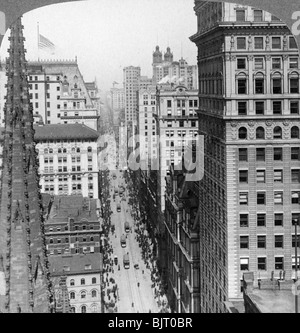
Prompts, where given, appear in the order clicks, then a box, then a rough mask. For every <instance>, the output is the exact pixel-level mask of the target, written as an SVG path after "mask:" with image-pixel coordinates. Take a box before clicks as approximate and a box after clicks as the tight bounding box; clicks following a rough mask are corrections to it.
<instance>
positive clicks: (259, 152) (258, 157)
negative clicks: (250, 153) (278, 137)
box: [256, 148, 266, 161]
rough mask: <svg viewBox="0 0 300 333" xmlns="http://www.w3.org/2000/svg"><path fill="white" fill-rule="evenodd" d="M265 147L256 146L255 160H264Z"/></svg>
mask: <svg viewBox="0 0 300 333" xmlns="http://www.w3.org/2000/svg"><path fill="white" fill-rule="evenodd" d="M265 155H266V153H265V148H256V161H265Z"/></svg>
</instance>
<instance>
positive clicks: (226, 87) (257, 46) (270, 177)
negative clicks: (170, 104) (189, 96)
mask: <svg viewBox="0 0 300 333" xmlns="http://www.w3.org/2000/svg"><path fill="white" fill-rule="evenodd" d="M194 9H195V13H196V16H197V19H198V31H197V33H196V34H195V35H193V36H192V37H191V40H192V41H193V42H194V43H195V44H196V45H197V47H198V68H199V112H198V116H199V130H200V134H201V135H203V136H204V140H205V144H204V153H205V162H204V168H205V175H204V178H203V180H202V181H201V182H200V197H199V199H200V201H199V203H200V244H201V248H200V272H201V288H200V290H201V311H202V312H224V311H226V307H225V305H224V302H226V301H228V300H235V299H241V298H242V281H241V280H242V275H243V273H244V272H245V271H248V270H249V271H252V272H253V273H254V284H256V285H257V283H258V280H259V279H261V278H267V277H271V273H272V272H273V273H274V277H276V278H280V277H282V276H283V272H284V273H285V278H286V279H291V278H292V277H293V276H294V272H295V256H294V253H295V235H294V225H293V224H294V223H296V222H299V212H300V209H299V193H300V192H299V189H300V183H299V182H300V178H299V176H300V168H299V158H300V154H299V143H300V141H299V75H300V71H299V53H298V49H297V45H296V43H295V40H294V37H293V36H292V34H291V32H290V31H289V29H288V28H287V26H286V25H285V24H284V23H283V22H282V21H280V20H279V19H278V18H277V17H274V16H273V15H272V14H270V13H268V12H265V11H262V10H259V9H256V8H252V7H248V6H242V5H236V4H229V3H210V2H208V1H198V0H196V1H195V7H194ZM298 262H299V260H298Z"/></svg>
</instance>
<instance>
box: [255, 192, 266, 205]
mask: <svg viewBox="0 0 300 333" xmlns="http://www.w3.org/2000/svg"><path fill="white" fill-rule="evenodd" d="M256 202H257V204H258V205H265V204H266V193H265V192H257V194H256Z"/></svg>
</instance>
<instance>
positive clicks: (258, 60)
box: [254, 58, 264, 69]
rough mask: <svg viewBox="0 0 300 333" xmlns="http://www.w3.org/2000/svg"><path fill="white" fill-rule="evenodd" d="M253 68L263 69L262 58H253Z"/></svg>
mask: <svg viewBox="0 0 300 333" xmlns="http://www.w3.org/2000/svg"><path fill="white" fill-rule="evenodd" d="M254 69H264V58H254Z"/></svg>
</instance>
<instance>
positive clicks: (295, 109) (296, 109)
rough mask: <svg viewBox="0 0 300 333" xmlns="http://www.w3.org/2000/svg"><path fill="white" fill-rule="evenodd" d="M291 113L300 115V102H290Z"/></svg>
mask: <svg viewBox="0 0 300 333" xmlns="http://www.w3.org/2000/svg"><path fill="white" fill-rule="evenodd" d="M290 112H291V114H299V102H298V101H291V102H290Z"/></svg>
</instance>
